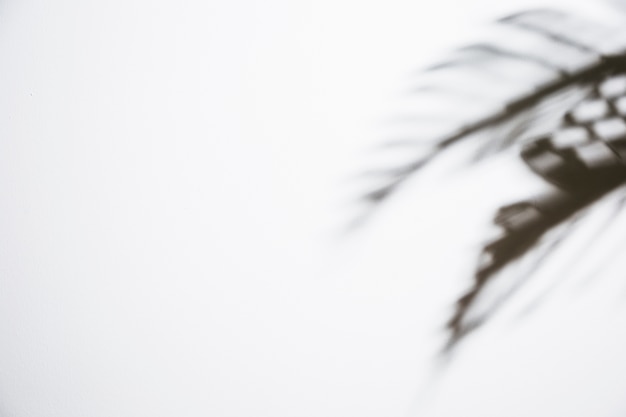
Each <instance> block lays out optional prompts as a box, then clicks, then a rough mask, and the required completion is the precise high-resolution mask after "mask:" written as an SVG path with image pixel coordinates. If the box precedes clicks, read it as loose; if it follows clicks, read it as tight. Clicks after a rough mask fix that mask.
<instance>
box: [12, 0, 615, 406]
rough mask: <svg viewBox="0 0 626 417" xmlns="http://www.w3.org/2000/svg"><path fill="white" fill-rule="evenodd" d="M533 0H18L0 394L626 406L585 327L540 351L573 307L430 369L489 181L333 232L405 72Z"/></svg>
mask: <svg viewBox="0 0 626 417" xmlns="http://www.w3.org/2000/svg"><path fill="white" fill-rule="evenodd" d="M553 3H555V4H557V3H558V2H553ZM560 3H561V4H564V5H566V6H567V7H568V8H574V6H576V7H577V8H580V9H583V10H586V9H585V6H586V4H576V5H574V4H572V2H566V1H562V2H560ZM590 3H591V2H590ZM532 5H539V6H546V4H545V2H542V3H534V4H533V3H532V2H528V1H521V0H520V1H515V2H511V1H509V2H507V3H506V4H503V2H494V1H491V0H478V1H472V2H468V1H465V2H464V1H461V0H441V1H439V2H437V3H432V2H419V1H417V0H412V1H409V0H391V1H390V0H386V1H353V0H332V1H329V0H321V1H320V0H318V1H309V0H300V1H286V0H267V1H264V2H259V1H256V2H255V1H253V0H232V1H223V0H210V1H192V0H182V1H178V2H170V1H165V0H153V1H143V0H125V1H120V0H111V1H108V2H96V1H91V0H87V1H85V0H83V1H75V0H59V1H55V2H50V1H41V0H20V1H13V0H7V1H4V2H2V5H1V6H0V63H1V64H0V199H1V201H2V207H3V209H2V216H0V232H1V233H0V415H2V416H3V417H4V416H10V417H13V416H15V417H79V416H80V417H83V416H89V417H91V416H103V417H104V416H106V417H140V416H150V417H158V416H168V417H170V416H181V417H186V416H203V417H204V416H206V417H208V416H211V417H231V416H232V417H252V416H255V417H256V416H262V417H300V416H302V417H304V416H311V417H318V416H324V417H340V416H341V417H346V416H359V417H379V416H385V417H394V416H406V415H409V414H415V415H437V416H460V415H463V416H468V415H469V416H481V417H484V416H504V415H506V416H513V415H515V416H517V415H519V416H529V415H535V416H537V415H541V416H543V415H545V416H555V415H571V416H575V415H580V416H588V415H589V416H591V415H593V416H600V415H607V416H608V415H616V414H611V413H612V412H613V411H614V410H615V409H616V406H618V405H620V402H621V401H622V399H621V398H620V397H621V396H620V393H619V387H620V386H624V385H623V383H624V382H625V381H624V380H623V378H622V379H619V377H615V378H614V379H611V378H612V377H610V376H609V377H607V378H605V373H604V371H603V370H604V369H606V368H610V367H611V366H595V364H593V365H588V366H583V367H582V368H580V369H582V371H581V372H588V373H589V374H588V375H583V376H580V374H579V375H578V376H579V378H578V379H576V378H572V377H571V375H570V374H569V373H567V371H568V370H571V369H572V364H580V363H581V361H580V360H579V359H580V358H581V357H584V359H583V361H582V363H583V364H590V363H592V362H590V361H595V360H596V358H595V357H593V359H590V358H589V356H584V355H582V353H584V352H585V351H586V350H587V349H588V346H587V347H580V346H579V347H578V348H573V352H572V353H571V354H569V355H563V354H562V352H561V351H560V350H559V348H553V349H552V350H550V349H548V348H546V347H545V346H543V347H541V348H537V349H536V351H532V347H533V346H535V342H536V340H537V339H536V338H537V337H539V336H547V335H550V334H552V332H553V330H554V328H559V327H558V326H557V325H556V324H554V323H556V322H554V323H553V324H552V327H550V326H551V325H546V326H544V327H542V328H540V329H539V330H537V329H536V328H535V329H534V330H532V329H533V327H532V321H531V324H529V325H527V326H526V327H527V328H529V329H531V330H527V331H526V333H524V330H520V331H519V333H515V334H514V335H513V336H511V335H510V334H509V333H507V335H508V336H507V337H508V338H509V339H507V340H510V341H509V342H508V344H504V347H503V348H500V349H498V348H493V347H490V345H489V339H486V340H487V343H485V342H483V344H482V345H480V344H478V343H477V344H476V346H475V347H474V349H473V350H472V346H469V347H468V352H467V355H466V356H467V357H468V358H469V359H468V360H466V361H465V362H463V361H462V360H461V361H459V362H458V364H456V365H457V366H458V368H455V371H454V372H453V373H452V374H451V376H450V377H449V379H450V381H451V382H449V383H448V384H447V385H445V387H442V388H440V389H438V390H435V389H433V388H432V387H431V388H425V387H426V386H427V384H426V382H427V381H429V380H430V378H431V377H432V376H433V374H432V370H433V369H432V365H431V363H432V362H431V359H432V355H433V353H434V352H435V350H436V347H437V346H439V343H440V342H441V338H440V333H439V332H440V330H439V329H440V326H441V324H442V321H443V320H444V319H445V315H446V314H447V312H448V308H449V303H450V300H451V297H453V296H454V295H456V294H458V291H459V290H460V289H462V288H463V285H465V284H466V281H465V274H466V273H467V271H469V270H470V268H471V267H472V265H473V263H472V262H473V258H472V255H473V252H472V251H468V250H466V249H467V247H468V245H470V243H471V242H473V241H472V240H471V239H470V238H462V239H456V240H453V241H451V240H450V236H451V235H452V236H465V233H467V235H468V236H469V235H470V234H471V233H474V232H476V231H477V230H478V225H475V224H467V223H468V222H464V221H463V218H462V217H460V216H459V213H461V211H460V210H459V208H460V207H463V205H464V204H467V203H468V202H470V201H472V200H474V199H475V198H476V194H475V193H476V189H473V190H472V189H468V188H462V187H459V190H457V191H456V193H455V194H453V195H454V196H455V197H454V198H453V199H452V200H450V199H451V197H450V195H451V194H449V193H448V194H446V193H445V192H435V191H434V190H431V191H432V194H431V196H430V197H424V196H425V195H428V193H427V192H424V194H423V195H420V196H410V195H407V193H405V196H403V197H399V198H398V199H396V200H395V208H394V207H393V205H392V207H390V208H389V210H386V211H385V212H384V213H381V215H380V217H377V218H376V220H375V221H374V222H373V223H372V224H371V225H370V226H368V228H366V229H365V231H362V232H360V233H357V234H355V235H353V236H351V237H346V236H345V235H343V234H342V232H341V231H342V225H345V224H347V222H348V219H350V218H351V216H353V215H354V213H356V212H357V210H356V208H355V207H354V206H353V205H351V203H350V201H351V199H352V198H353V196H354V193H355V192H356V190H355V189H354V188H353V187H354V184H353V179H352V178H353V177H352V175H353V174H355V173H356V172H358V169H359V161H361V160H366V159H367V158H368V157H369V156H371V155H370V154H369V152H371V145H372V144H373V143H376V142H378V141H382V140H384V139H385V138H384V135H383V134H382V133H381V125H383V124H384V121H385V119H386V118H388V117H391V116H393V107H394V103H395V102H396V100H399V97H401V96H402V94H404V91H405V89H407V88H408V87H409V86H411V83H412V82H413V77H414V76H415V73H414V70H415V69H416V68H419V67H420V66H422V65H423V64H425V63H427V62H428V61H429V59H430V58H431V57H433V56H435V55H436V54H438V53H440V52H441V51H442V50H445V48H446V47H448V46H450V45H453V44H456V43H461V44H462V43H463V38H464V36H465V34H466V33H470V32H471V30H472V28H473V27H476V26H479V25H480V24H482V23H484V22H486V21H489V20H490V19H491V18H493V17H496V16H500V15H501V14H503V13H505V12H508V11H512V10H516V9H517V8H519V7H527V6H532ZM486 181H487V180H486ZM491 182H492V183H493V184H492V186H493V187H496V189H497V187H499V186H502V181H498V179H497V178H492V179H491ZM486 183H487V184H489V181H487V182H486ZM468 184H470V183H469V182H468ZM424 199H425V200H424ZM479 208H480V207H478V208H476V209H475V210H476V211H477V212H480V210H479ZM418 209H419V210H418ZM435 214H436V215H435ZM486 214H489V213H485V215H486ZM470 223H471V222H470ZM457 253H459V254H467V255H458V256H457V255H455V254H457ZM433 271H436V272H433ZM443 277H453V278H449V279H448V278H443ZM582 311H583V312H585V311H586V310H582ZM581 314H582V313H581ZM586 317H587V316H586ZM611 326H612V324H606V325H605V328H598V326H596V324H595V322H593V321H591V322H590V323H589V328H590V329H596V330H597V332H598V335H596V336H594V335H593V334H592V335H591V336H588V333H586V337H585V338H586V339H587V340H589V339H591V340H598V341H599V342H597V343H596V344H595V345H597V346H596V348H597V349H596V350H597V352H601V353H602V352H603V353H602V354H604V353H607V352H605V351H604V350H603V349H606V343H605V342H606V339H602V336H603V335H606V334H609V328H610V327H611ZM533 332H534V333H533ZM568 335H569V334H566V335H565V336H563V337H562V338H564V340H565V339H567V338H568V337H570V338H571V340H573V341H575V342H579V340H580V337H578V336H579V335H578V336H577V333H575V332H572V333H571V335H569V336H568ZM500 336H501V337H504V336H502V332H501V333H500ZM577 337H578V338H577ZM594 338H595V339H594ZM497 339H498V338H497V337H495V336H494V340H497ZM568 340H569V339H568ZM571 340H570V342H571ZM570 342H568V343H566V342H564V344H565V345H567V346H577V344H575V343H570ZM578 345H579V344H578ZM619 347H620V346H614V349H615V351H614V352H608V353H612V354H613V355H615V356H617V355H618V354H619V353H618V352H619V351H620V349H619ZM529 349H530V353H527V352H528V350H529ZM577 349H578V350H577ZM522 351H523V352H526V353H525V354H521V352H522ZM546 351H547V352H548V353H546ZM608 353H607V354H608ZM546 356H547V358H548V359H545V358H546ZM512 358H513V359H512ZM555 358H565V359H562V360H561V363H556V364H555V363H554V362H551V363H548V364H546V362H549V361H551V360H552V361H553V360H554V359H555ZM541 361H543V362H541ZM576 369H579V368H576ZM596 370H597V371H596ZM577 372H578V371H577ZM594 372H595V373H594ZM615 373H616V374H619V373H620V372H617V371H616V372H615ZM621 373H622V374H624V372H621ZM559 374H560V376H559ZM611 375H613V373H611ZM597 378H600V381H601V382H600V383H596V382H595V381H596V379H597ZM565 381H569V382H571V383H567V384H566V383H564V382H565ZM590 386H593V387H594V389H592V390H590V389H589V388H590ZM555 387H556V388H555ZM581 393H586V394H585V395H587V397H585V396H584V395H582V394H581ZM566 397H567V398H573V400H571V401H570V400H568V401H565V400H563V398H566ZM431 399H434V401H427V400H431ZM427 410H428V411H427Z"/></svg>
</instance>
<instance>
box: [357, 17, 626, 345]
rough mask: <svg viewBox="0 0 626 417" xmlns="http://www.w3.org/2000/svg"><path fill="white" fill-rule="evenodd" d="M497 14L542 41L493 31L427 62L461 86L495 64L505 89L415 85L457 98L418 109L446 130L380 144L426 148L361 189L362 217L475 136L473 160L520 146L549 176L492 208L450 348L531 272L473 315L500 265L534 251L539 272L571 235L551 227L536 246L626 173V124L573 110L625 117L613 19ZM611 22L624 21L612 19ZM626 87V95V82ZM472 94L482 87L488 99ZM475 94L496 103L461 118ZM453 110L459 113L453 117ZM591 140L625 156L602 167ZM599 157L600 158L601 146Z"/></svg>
mask: <svg viewBox="0 0 626 417" xmlns="http://www.w3.org/2000/svg"><path fill="white" fill-rule="evenodd" d="M498 24H499V25H505V26H506V27H507V28H508V29H512V30H515V31H517V32H518V33H517V36H518V37H521V38H524V37H527V38H528V39H530V40H531V41H535V40H536V39H539V40H540V42H539V43H537V42H535V43H534V44H533V43H532V42H530V41H528V39H524V40H523V42H521V45H520V44H514V43H512V44H511V45H507V44H506V43H505V45H504V46H502V43H501V42H496V41H493V42H492V41H489V40H488V41H485V42H479V43H476V44H473V45H469V46H466V47H463V48H460V49H459V50H457V51H456V54H455V55H453V56H452V57H451V58H450V59H448V60H444V61H443V62H441V63H439V64H435V65H432V66H430V67H429V68H427V69H426V70H425V72H424V74H437V73H442V72H447V73H448V74H449V73H454V74H456V77H457V84H458V81H459V80H460V82H461V85H462V86H470V87H473V85H474V84H476V85H481V84H480V83H482V85H483V86H484V85H485V84H484V78H485V77H484V75H485V74H489V77H493V78H494V79H497V82H498V86H499V87H498V88H501V89H502V90H503V91H504V92H505V93H506V94H504V93H503V94H499V96H498V97H497V98H495V99H494V98H492V97H490V96H489V94H486V92H487V91H488V89H489V88H488V86H486V87H484V88H483V90H480V89H479V90H478V91H472V89H471V88H469V91H468V89H467V88H455V87H450V86H449V85H445V84H444V85H438V84H436V83H433V84H425V85H422V86H420V87H418V88H415V89H414V90H412V91H411V94H416V95H436V96H439V97H440V98H441V97H444V98H445V99H446V100H449V102H450V107H449V108H448V109H447V110H445V111H444V113H443V114H433V113H428V114H425V115H424V114H420V113H416V114H415V115H414V116H411V119H412V121H413V122H415V123H416V125H418V126H419V125H420V123H426V122H428V123H434V122H438V121H439V122H441V123H446V125H445V130H446V131H447V133H445V134H442V135H438V136H435V137H431V139H427V140H425V139H424V137H428V136H427V135H424V134H423V133H420V132H419V129H418V131H416V132H415V133H414V134H413V136H412V137H406V136H405V137H401V138H395V139H393V138H392V140H390V141H389V142H388V144H387V145H385V146H383V147H382V148H381V152H384V151H388V150H393V151H396V152H397V151H398V150H399V149H405V148H406V149H411V150H413V151H416V150H418V151H419V155H418V156H416V157H415V158H414V159H413V160H411V161H409V162H408V163H404V164H403V165H401V166H397V165H396V166H391V167H388V168H386V169H383V170H380V169H379V170H371V171H367V172H366V174H365V176H366V177H371V178H377V179H378V180H379V181H378V184H379V185H377V186H376V187H375V188H373V189H370V190H369V191H368V192H366V193H365V194H364V195H362V196H361V202H362V203H365V206H366V210H365V212H364V213H365V214H364V215H363V217H362V218H361V219H360V220H361V221H365V220H366V219H367V218H368V216H369V215H371V213H372V212H373V211H374V210H375V209H376V208H377V207H379V206H380V205H381V204H383V203H385V202H386V201H387V200H388V199H389V197H390V195H392V194H393V193H395V192H397V191H398V190H399V189H400V188H401V186H402V185H403V184H404V183H405V182H406V181H407V179H409V178H412V177H413V176H415V175H417V174H418V173H420V172H421V171H422V170H423V169H424V168H425V167H427V166H429V165H430V164H431V163H432V162H433V161H434V160H435V159H437V158H439V157H440V156H441V155H443V154H444V153H446V152H448V151H449V150H450V149H451V148H453V147H456V146H457V145H459V144H460V143H462V142H468V141H469V142H475V143H476V144H478V146H476V147H475V148H474V151H473V153H472V154H471V155H468V158H467V159H466V160H467V165H472V164H476V163H479V162H480V161H483V160H485V159H486V158H489V157H491V156H493V155H497V154H499V153H502V152H505V151H511V150H513V151H517V152H520V153H521V156H522V158H523V160H524V161H525V162H526V164H527V165H528V166H529V167H530V168H531V170H532V171H534V172H535V173H536V174H537V175H539V176H540V177H542V178H543V179H545V180H546V181H547V183H550V187H548V188H547V190H548V191H547V192H546V194H545V195H541V196H529V198H528V199H527V200H524V201H519V202H516V203H513V204H510V205H508V206H505V207H502V208H501V209H500V211H499V212H498V213H497V215H496V216H495V219H494V224H495V226H496V227H498V228H499V229H501V231H502V233H503V235H502V236H501V237H500V238H498V239H496V240H494V241H492V242H489V243H487V244H486V245H485V246H484V247H483V249H482V254H481V259H482V261H481V262H480V263H479V266H478V268H477V269H476V271H475V274H474V281H473V283H472V284H471V285H470V287H469V289H468V290H467V291H466V292H465V293H464V294H463V295H462V296H461V297H460V298H459V299H458V300H457V302H456V304H455V307H454V311H453V314H452V316H451V318H450V320H449V321H448V323H447V331H448V341H447V343H446V344H445V347H444V349H443V351H444V352H445V353H446V354H449V353H451V352H452V351H453V350H454V348H455V347H456V346H457V345H458V344H459V343H460V342H461V341H462V340H463V339H464V338H465V337H466V336H467V335H468V334H470V333H471V332H472V331H473V330H475V329H477V328H479V327H480V326H482V325H483V324H484V323H485V322H486V321H488V319H489V318H490V317H491V316H492V315H493V314H494V313H495V312H496V311H497V310H498V308H499V306H501V305H502V304H503V303H505V302H506V300H507V299H508V298H510V297H511V296H512V294H513V293H515V291H516V290H517V289H518V288H519V287H520V286H522V285H523V283H524V281H525V280H524V279H520V280H518V282H517V284H516V285H515V286H514V287H512V288H511V289H510V291H505V292H503V293H502V294H500V295H499V296H498V300H497V301H496V302H494V303H493V304H492V305H491V308H489V309H487V311H486V313H484V314H482V316H481V317H480V319H476V318H471V316H472V314H473V311H474V310H475V307H477V303H478V302H479V300H480V298H481V295H482V294H483V292H484V290H485V288H487V287H488V286H489V285H490V283H491V282H492V281H493V280H497V279H499V276H501V275H503V272H507V273H508V267H509V266H510V265H512V264H513V263H516V262H518V261H519V260H520V259H522V258H525V257H527V256H529V255H533V256H535V259H534V262H535V263H534V265H533V266H532V267H531V268H528V269H527V270H526V271H525V272H524V274H525V276H530V275H532V274H533V273H534V272H535V271H536V270H537V269H538V268H539V266H540V265H541V264H542V262H543V261H544V260H545V259H546V258H547V257H548V256H549V254H550V253H552V252H553V251H554V250H555V249H556V248H557V247H558V246H559V245H560V244H561V243H562V241H563V240H564V239H566V238H567V236H568V235H569V232H567V231H566V232H565V233H563V235H562V236H560V237H554V236H552V237H551V238H550V239H551V240H550V242H549V243H548V245H547V246H546V247H545V248H544V249H543V251H540V250H537V248H538V247H539V246H540V242H542V241H544V240H545V237H546V236H547V234H548V232H550V231H552V230H553V229H555V228H556V227H557V226H559V225H563V224H569V225H570V226H573V225H574V224H575V223H576V216H579V215H581V213H584V212H585V211H586V209H588V208H589V207H592V206H593V205H594V204H596V203H597V202H598V201H601V200H602V199H603V198H604V197H605V196H606V195H607V194H609V193H610V192H611V191H612V190H614V189H615V188H617V187H618V186H620V185H621V184H623V183H624V182H625V181H626V162H624V161H626V151H622V148H620V146H622V143H621V142H620V141H622V140H623V141H624V144H623V148H624V149H626V127H625V131H624V132H623V135H622V137H620V138H619V140H616V139H615V138H612V139H610V140H613V141H612V142H610V141H609V139H606V138H604V137H602V134H601V132H600V133H599V131H598V130H594V129H595V125H593V124H591V123H592V122H594V123H595V122H596V120H593V121H592V122H589V121H586V122H584V123H583V122H581V121H580V120H577V119H576V118H574V117H573V116H572V109H573V108H575V107H576V106H579V105H580V104H581V103H585V102H591V101H594V100H595V101H598V100H605V101H606V102H607V103H608V104H607V107H608V108H610V109H611V110H610V112H611V113H610V115H609V116H610V117H613V118H616V117H621V118H622V119H624V118H626V110H625V113H624V115H622V113H621V110H619V109H618V108H617V107H618V106H617V105H616V101H615V100H616V99H615V97H613V96H610V97H609V95H608V94H609V93H605V92H604V91H603V90H602V89H603V88H604V87H602V85H601V83H602V82H604V81H603V80H606V79H609V78H610V77H616V76H617V75H619V74H623V73H625V74H626V54H625V53H624V51H626V39H620V38H618V41H619V42H616V40H615V37H611V36H608V35H607V36H604V37H605V38H606V37H608V38H610V40H611V42H609V43H607V45H609V46H606V45H599V44H598V39H599V38H601V37H600V36H599V35H598V34H607V33H608V34H609V35H610V33H612V32H611V30H613V29H611V28H606V27H604V26H602V25H597V24H594V23H590V22H586V21H583V20H580V19H577V18H575V17H573V16H569V15H567V14H564V13H561V12H557V11H553V10H532V11H527V12H523V13H518V14H515V15H511V16H507V17H505V18H503V19H500V20H499V21H498ZM581 28H584V30H581ZM614 32H616V33H617V32H619V30H618V29H617V28H614ZM621 33H623V32H621ZM616 36H617V35H616ZM511 68H519V73H520V74H521V75H522V76H514V77H511V72H510V71H509V70H510V69H511ZM514 72H517V71H514ZM515 75H519V74H515ZM479 78H482V80H481V81H480V82H479V81H477V80H478V79H479ZM625 85H626V81H625ZM504 87H507V88H504ZM483 91H484V92H485V94H483ZM603 94H604V95H603ZM611 94H613V93H611ZM620 94H622V95H623V96H626V86H625V87H624V91H623V92H621V93H620ZM472 97H478V98H483V97H484V100H476V99H472ZM468 98H469V99H470V100H469V101H472V100H473V101H475V102H480V101H484V102H485V103H487V104H489V106H487V107H488V109H487V110H485V112H484V113H483V114H481V115H479V116H475V117H473V119H471V120H469V121H463V120H464V119H463V118H462V117H457V116H458V115H457V114H455V110H454V109H455V108H456V109H458V108H459V107H462V106H459V103H463V101H464V100H468ZM609 99H610V100H613V101H609ZM625 100H626V98H625ZM494 109H495V110H494ZM609 116H602V117H606V118H609ZM456 119H458V120H461V121H460V122H458V123H454V120H456ZM450 120H452V121H450ZM625 126H626V123H625ZM567 129H569V130H576V129H579V130H580V129H582V130H584V131H585V132H587V133H585V135H586V136H585V138H587V139H585V140H587V142H589V143H584V144H582V145H581V143H582V142H581V143H576V140H579V142H580V139H576V138H574V139H572V135H571V132H570V133H569V134H570V136H567V135H565V138H566V140H569V141H570V142H571V143H566V145H563V143H562V142H563V139H562V138H561V137H556V136H555V135H556V133H555V132H557V131H559V132H560V131H565V130H567ZM579 136H580V135H579ZM568 138H569V139H568ZM572 141H573V142H572ZM618 142H619V143H618ZM590 143H591V145H589V144H590ZM585 147H595V148H594V149H596V148H597V149H600V148H602V149H603V150H604V149H605V148H606V149H608V153H609V154H611V155H612V157H613V159H615V160H619V161H618V162H610V163H609V165H608V168H607V165H606V164H607V162H606V161H605V160H603V161H604V162H602V163H604V164H605V166H602V167H600V168H598V166H599V165H598V166H596V165H597V164H596V165H593V163H596V162H597V161H593V160H592V157H591V156H589V155H590V153H591V150H589V149H587V148H585ZM597 149H596V150H597ZM605 153H606V152H605ZM593 157H595V158H598V156H597V154H596V155H595V156H593ZM550 158H551V159H550ZM585 158H586V159H585ZM603 158H605V157H604V156H603ZM380 184H382V185H380ZM620 208H621V206H620ZM566 229H567V228H566ZM505 269H507V271H505Z"/></svg>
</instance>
